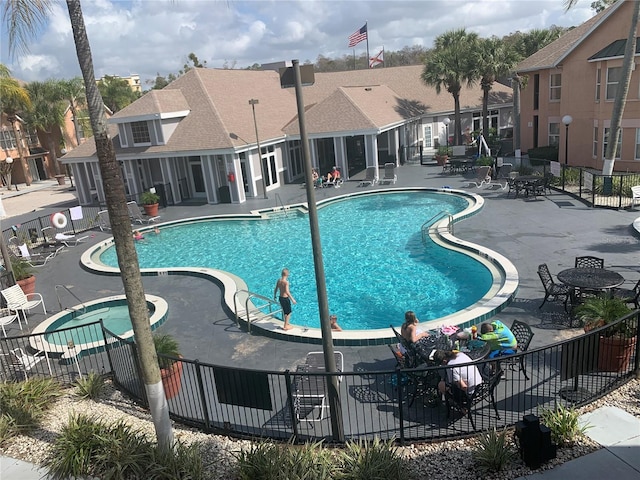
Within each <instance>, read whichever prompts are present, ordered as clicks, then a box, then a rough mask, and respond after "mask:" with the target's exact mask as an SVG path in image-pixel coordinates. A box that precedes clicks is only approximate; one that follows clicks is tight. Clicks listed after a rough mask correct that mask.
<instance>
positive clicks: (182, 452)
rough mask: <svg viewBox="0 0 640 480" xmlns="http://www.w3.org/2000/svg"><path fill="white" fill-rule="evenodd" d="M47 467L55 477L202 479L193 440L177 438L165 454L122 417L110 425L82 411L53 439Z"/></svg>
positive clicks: (196, 449) (115, 479)
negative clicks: (189, 442)
mask: <svg viewBox="0 0 640 480" xmlns="http://www.w3.org/2000/svg"><path fill="white" fill-rule="evenodd" d="M45 466H46V467H47V468H48V469H49V475H51V476H53V478H56V479H63V478H76V477H83V476H92V477H97V478H109V479H114V480H119V479H129V478H144V479H149V480H152V479H162V480H165V479H166V480H170V479H171V480H173V479H175V480H180V479H193V480H198V479H201V478H202V459H201V458H200V455H199V450H198V447H197V445H194V446H190V447H186V446H184V445H182V444H179V443H178V444H176V450H175V451H174V452H173V453H170V452H164V453H163V452H161V451H159V449H158V447H157V446H156V445H155V444H154V443H153V442H151V441H149V440H148V439H147V438H146V437H145V435H144V434H143V433H141V432H140V431H138V430H136V429H134V428H132V427H131V426H129V425H127V424H126V423H125V422H124V421H122V420H121V421H118V422H116V423H114V424H110V425H109V424H106V423H103V422H100V421H96V420H95V419H93V418H91V417H88V416H86V415H75V416H72V417H71V418H70V419H69V423H68V424H67V425H66V426H65V427H63V429H62V432H61V433H60V435H59V436H58V437H57V438H56V440H55V441H54V443H53V445H52V447H51V450H50V453H49V456H48V457H47V459H46V460H45Z"/></svg>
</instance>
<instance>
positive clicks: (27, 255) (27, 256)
mask: <svg viewBox="0 0 640 480" xmlns="http://www.w3.org/2000/svg"><path fill="white" fill-rule="evenodd" d="M9 245H10V248H12V250H14V252H13V253H14V254H15V256H16V257H18V258H21V259H23V260H25V261H26V262H27V263H28V264H29V265H31V266H32V267H42V266H43V265H45V264H46V263H47V262H48V261H49V260H51V259H52V258H53V257H55V256H56V255H57V254H58V253H59V252H60V251H61V250H62V249H63V248H64V246H60V247H58V248H56V249H55V250H53V251H51V252H47V253H32V252H31V250H29V247H28V246H27V244H26V243H23V244H22V245H14V247H11V245H12V242H10V243H9Z"/></svg>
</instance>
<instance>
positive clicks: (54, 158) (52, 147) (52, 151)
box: [47, 129, 60, 177]
mask: <svg viewBox="0 0 640 480" xmlns="http://www.w3.org/2000/svg"><path fill="white" fill-rule="evenodd" d="M47 136H48V138H49V159H50V160H51V164H52V165H53V171H54V175H55V176H56V177H57V176H58V175H60V165H59V164H58V155H57V154H56V139H55V137H54V134H53V129H52V131H51V133H48V134H47Z"/></svg>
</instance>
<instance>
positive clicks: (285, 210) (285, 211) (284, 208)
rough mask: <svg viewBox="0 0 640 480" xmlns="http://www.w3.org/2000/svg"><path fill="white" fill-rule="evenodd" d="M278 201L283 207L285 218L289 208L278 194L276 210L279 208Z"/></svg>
mask: <svg viewBox="0 0 640 480" xmlns="http://www.w3.org/2000/svg"><path fill="white" fill-rule="evenodd" d="M278 200H280V206H281V207H282V211H283V212H284V216H285V217H286V216H287V208H286V207H285V206H284V203H283V202H282V198H280V195H279V194H277V193H276V208H277V207H278Z"/></svg>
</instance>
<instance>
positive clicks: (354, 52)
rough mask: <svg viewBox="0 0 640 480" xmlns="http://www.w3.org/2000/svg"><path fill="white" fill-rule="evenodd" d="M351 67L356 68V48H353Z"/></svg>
mask: <svg viewBox="0 0 640 480" xmlns="http://www.w3.org/2000/svg"><path fill="white" fill-rule="evenodd" d="M353 69H354V70H355V69H356V49H355V48H354V49H353Z"/></svg>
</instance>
